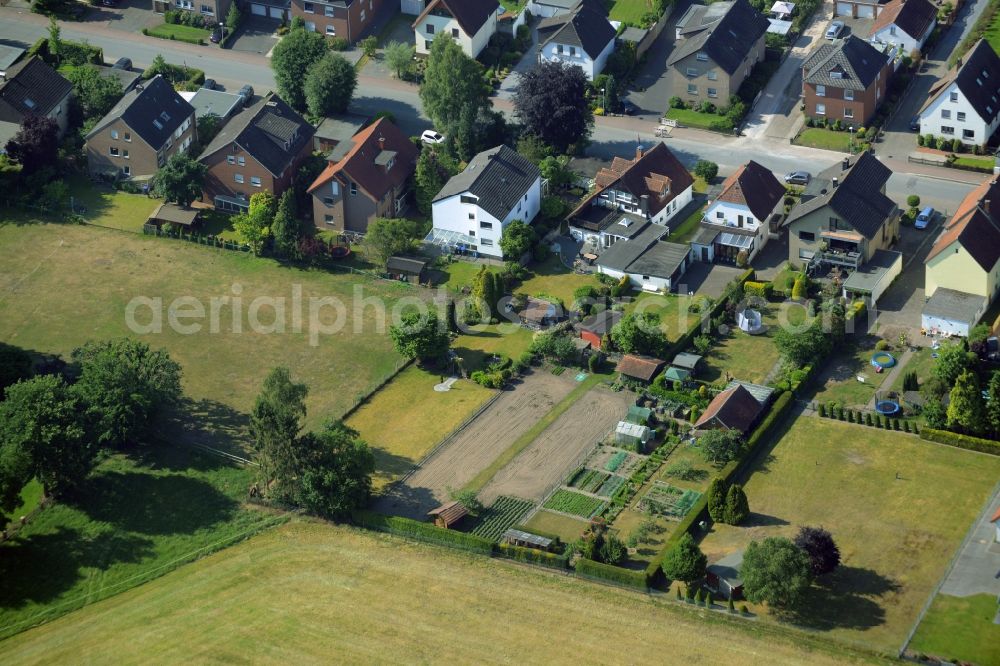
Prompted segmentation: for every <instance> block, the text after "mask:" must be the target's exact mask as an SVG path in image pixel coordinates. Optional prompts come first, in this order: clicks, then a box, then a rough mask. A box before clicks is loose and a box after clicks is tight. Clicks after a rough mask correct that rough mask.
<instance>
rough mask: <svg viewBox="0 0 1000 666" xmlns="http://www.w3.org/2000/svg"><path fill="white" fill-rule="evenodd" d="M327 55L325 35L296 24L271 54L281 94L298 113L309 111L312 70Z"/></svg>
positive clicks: (275, 77) (272, 66)
mask: <svg viewBox="0 0 1000 666" xmlns="http://www.w3.org/2000/svg"><path fill="white" fill-rule="evenodd" d="M326 54H327V48H326V42H325V41H324V39H323V36H322V35H320V34H319V33H316V32H310V31H308V30H305V29H304V28H299V27H296V26H295V25H294V24H293V26H292V29H291V30H290V31H289V32H288V34H287V35H285V36H284V37H282V38H281V41H280V42H278V43H277V44H276V45H275V47H274V49H273V51H272V53H271V69H272V70H274V80H275V82H276V83H277V84H278V93H279V94H280V95H281V98H282V99H283V100H285V102H287V103H288V104H289V106H291V107H292V108H293V109H295V110H296V111H300V112H301V111H305V110H306V94H305V83H306V77H307V76H306V75H307V72H308V71H309V69H310V68H311V67H312V66H313V64H315V63H316V62H318V61H319V60H320V59H321V58H323V56H325V55H326Z"/></svg>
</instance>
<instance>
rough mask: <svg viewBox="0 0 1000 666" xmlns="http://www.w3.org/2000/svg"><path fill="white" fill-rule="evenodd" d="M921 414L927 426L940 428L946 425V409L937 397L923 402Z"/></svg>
mask: <svg viewBox="0 0 1000 666" xmlns="http://www.w3.org/2000/svg"><path fill="white" fill-rule="evenodd" d="M921 415H922V416H923V417H924V421H926V422H927V427H928V428H937V429H941V428H944V427H945V426H947V425H948V410H947V409H945V406H944V403H942V402H941V400H940V399H939V398H930V399H928V400H927V402H926V403H924V409H923V411H922V412H921Z"/></svg>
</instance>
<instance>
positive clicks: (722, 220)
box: [705, 199, 780, 259]
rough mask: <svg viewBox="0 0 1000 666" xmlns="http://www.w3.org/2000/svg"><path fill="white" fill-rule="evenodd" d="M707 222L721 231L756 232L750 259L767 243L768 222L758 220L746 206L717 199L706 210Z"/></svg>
mask: <svg viewBox="0 0 1000 666" xmlns="http://www.w3.org/2000/svg"><path fill="white" fill-rule="evenodd" d="M779 205H780V204H779ZM772 212H773V211H772ZM770 217H771V213H768V218H770ZM705 221H706V222H708V223H710V224H715V225H718V226H719V228H720V230H722V229H725V228H727V227H733V228H737V229H739V228H743V229H751V230H753V231H756V232H757V233H756V236H755V240H754V244H753V254H751V255H750V259H753V257H754V256H756V254H757V253H758V252H760V249H761V248H762V247H764V245H765V244H766V243H767V239H768V233H767V220H758V219H757V218H755V217H754V216H753V213H752V212H750V208H749V207H748V206H747V205H746V204H737V203H731V202H729V201H719V200H718V199H716V200H715V201H713V202H712V204H711V205H709V207H708V208H707V209H705Z"/></svg>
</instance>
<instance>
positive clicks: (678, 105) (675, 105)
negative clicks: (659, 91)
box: [670, 95, 687, 109]
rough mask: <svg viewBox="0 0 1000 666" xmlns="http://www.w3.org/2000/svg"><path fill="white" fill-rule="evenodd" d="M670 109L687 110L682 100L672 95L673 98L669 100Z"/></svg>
mask: <svg viewBox="0 0 1000 666" xmlns="http://www.w3.org/2000/svg"><path fill="white" fill-rule="evenodd" d="M670 108H671V109H686V108H687V104H685V103H684V100H682V99H681V98H680V97H677V96H676V95H674V96H673V97H671V98H670Z"/></svg>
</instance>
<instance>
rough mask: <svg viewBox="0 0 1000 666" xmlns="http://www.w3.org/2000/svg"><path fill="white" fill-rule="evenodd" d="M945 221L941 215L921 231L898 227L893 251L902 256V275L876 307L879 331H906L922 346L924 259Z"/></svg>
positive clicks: (913, 341)
mask: <svg viewBox="0 0 1000 666" xmlns="http://www.w3.org/2000/svg"><path fill="white" fill-rule="evenodd" d="M944 219H946V218H945V217H944V216H943V215H941V214H940V213H939V214H938V215H937V217H936V219H935V220H934V224H933V226H930V227H928V228H927V229H924V230H923V231H921V230H919V229H914V228H913V227H900V232H899V235H900V238H899V243H897V245H896V247H895V248H894V249H895V250H898V251H899V252H902V253H903V272H902V273H900V275H899V277H897V278H896V280H895V282H893V283H892V284H891V285H890V286H889V288H888V289H887V290H886V292H885V293H884V294H883V295H882V298H880V299H879V302H878V304H877V322H878V331H879V332H880V333H881V332H885V331H886V330H887V329H890V328H891V329H899V328H902V329H905V330H906V331H907V332H908V333H909V334H910V341H911V342H912V343H913V344H915V345H920V344H923V342H924V339H923V338H921V337H920V314H921V312H923V309H924V300H925V299H924V258H926V257H927V254H928V253H929V252H930V251H931V247H933V245H934V239H935V238H937V235H938V232H939V230H940V228H941V225H942V224H943V220H944Z"/></svg>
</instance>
